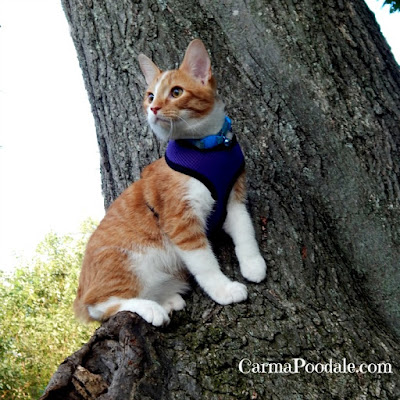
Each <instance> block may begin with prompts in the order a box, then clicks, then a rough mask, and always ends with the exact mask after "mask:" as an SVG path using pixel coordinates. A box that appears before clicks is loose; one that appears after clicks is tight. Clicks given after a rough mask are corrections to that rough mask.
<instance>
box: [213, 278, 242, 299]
mask: <svg viewBox="0 0 400 400" xmlns="http://www.w3.org/2000/svg"><path fill="white" fill-rule="evenodd" d="M210 296H211V298H212V299H213V300H214V301H216V302H217V303H219V304H222V305H227V304H231V303H238V302H240V301H244V300H246V299H247V288H246V286H245V285H243V284H242V283H239V282H228V283H226V284H224V285H221V286H218V287H217V288H215V290H214V291H213V293H210Z"/></svg>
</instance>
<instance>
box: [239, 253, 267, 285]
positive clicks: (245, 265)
mask: <svg viewBox="0 0 400 400" xmlns="http://www.w3.org/2000/svg"><path fill="white" fill-rule="evenodd" d="M240 272H241V273H242V275H243V277H244V278H246V279H247V280H248V281H250V282H255V283H259V282H261V281H263V280H264V279H265V277H266V275H267V265H266V263H265V260H264V258H263V257H262V256H261V254H259V255H257V256H254V257H249V258H246V259H245V260H242V262H241V263H240Z"/></svg>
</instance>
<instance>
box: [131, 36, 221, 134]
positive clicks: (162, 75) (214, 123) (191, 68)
mask: <svg viewBox="0 0 400 400" xmlns="http://www.w3.org/2000/svg"><path fill="white" fill-rule="evenodd" d="M139 64H140V68H141V70H142V72H143V75H144V76H145V79H146V82H147V84H148V87H147V90H146V94H145V98H144V102H143V105H144V109H145V112H146V115H147V121H148V122H149V124H150V127H151V129H152V130H153V132H154V133H155V134H156V135H157V136H158V137H159V138H160V139H162V140H169V139H183V138H187V139H196V138H201V137H203V136H207V135H211V134H214V133H216V132H218V131H219V130H220V129H221V126H222V124H223V122H224V116H225V113H224V106H223V104H222V102H221V101H218V100H217V99H216V83H215V79H214V77H213V76H212V73H211V62H210V57H209V56H208V53H207V50H206V48H205V47H204V44H203V42H202V41H201V40H199V39H195V40H193V41H192V42H191V43H190V44H189V46H188V48H187V50H186V53H185V57H184V59H183V62H182V64H181V65H180V67H179V69H177V70H170V71H165V72H163V71H161V70H160V69H159V68H158V67H157V66H156V65H155V64H154V63H153V61H151V60H150V59H149V58H148V57H146V56H145V55H144V54H140V55H139Z"/></svg>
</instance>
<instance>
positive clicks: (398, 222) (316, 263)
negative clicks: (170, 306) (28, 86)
mask: <svg viewBox="0 0 400 400" xmlns="http://www.w3.org/2000/svg"><path fill="white" fill-rule="evenodd" d="M62 3H63V6H64V9H65V13H66V15H67V18H68V21H69V24H70V26H71V30H72V37H73V40H74V43H75V46H76V49H77V52H78V58H79V61H80V65H81V68H82V71H83V76H84V80H85V84H86V88H87V90H88V93H89V99H90V102H91V105H92V110H93V115H94V118H95V122H96V128H97V135H98V142H99V146H100V152H101V160H102V161H101V172H102V184H103V193H104V197H105V205H106V207H107V206H108V205H109V204H110V203H111V201H112V200H113V199H115V198H116V197H117V196H118V195H119V194H120V193H121V192H122V190H123V189H124V188H125V187H126V186H127V185H128V184H129V183H131V182H132V181H134V180H136V179H137V178H138V177H139V173H140V170H141V169H142V168H143V166H145V165H147V164H148V163H150V162H151V161H154V160H155V159H157V158H159V157H160V156H162V155H163V148H164V147H163V145H160V144H159V143H158V142H157V141H156V139H155V138H154V136H153V135H152V133H151V132H150V130H149V128H148V127H147V124H146V121H145V117H144V115H143V112H142V105H141V103H142V96H143V91H144V88H145V83H144V78H143V77H142V75H141V73H140V70H139V66H138V63H137V55H138V54H139V53H141V52H143V53H145V54H146V55H148V56H150V57H151V58H153V60H154V61H155V62H156V64H157V65H159V66H160V67H161V68H163V69H171V68H173V67H175V66H177V65H178V64H179V62H180V61H181V60H182V57H183V53H184V50H185V48H186V46H187V44H188V43H189V41H190V39H192V38H195V37H200V38H201V39H202V40H203V41H204V43H205V45H206V47H207V48H208V49H209V50H210V53H211V58H212V65H213V71H214V73H215V75H216V77H217V80H218V83H219V85H218V87H219V91H220V93H221V95H222V98H223V99H224V100H225V103H226V106H227V111H228V115H229V116H230V117H231V118H232V120H233V127H234V131H235V132H236V134H237V136H238V138H239V141H240V143H241V145H242V148H243V150H244V152H245V154H246V165H247V171H248V188H249V208H250V211H251V213H252V216H253V219H254V223H255V226H256V231H257V235H258V240H259V244H260V247H261V250H262V252H263V255H264V256H265V259H266V260H267V264H268V266H269V270H268V277H267V280H266V281H265V282H264V283H261V284H248V283H247V286H248V288H249V299H248V300H247V302H245V303H241V304H234V305H230V306H225V307H221V306H219V305H217V304H215V303H214V302H213V301H212V300H211V299H209V298H208V297H207V296H206V295H205V294H204V292H202V291H201V290H200V289H199V288H197V287H196V286H195V285H193V286H194V290H193V292H192V293H191V294H190V295H189V296H188V298H187V308H186V309H185V310H184V311H181V312H177V313H175V314H174V315H173V317H172V321H171V324H170V325H169V326H168V327H166V328H163V329H156V328H153V327H151V326H148V325H147V324H146V323H145V322H143V321H142V320H140V318H139V317H137V316H135V315H133V314H131V313H120V314H118V315H116V316H115V317H113V318H112V319H110V320H109V321H108V322H107V323H105V324H103V326H102V327H101V328H99V330H98V331H97V332H96V333H95V335H94V336H93V338H92V339H91V341H90V342H89V343H88V344H87V345H85V346H84V347H83V348H82V349H81V350H80V351H79V352H78V353H76V354H74V355H73V356H71V357H70V358H68V359H67V360H66V362H65V363H64V364H63V365H61V366H60V369H59V370H58V372H57V373H56V374H55V375H54V376H53V378H52V380H51V382H50V384H49V386H48V388H47V390H46V392H45V394H44V396H43V399H57V398H63V399H86V398H88V399H91V398H101V399H119V400H123V399H192V398H193V399H398V398H399V395H400V378H399V375H398V369H399V368H400V352H399V349H400V341H399V338H400V290H399V287H400V268H399V264H400V212H399V211H400V207H399V198H400V188H399V181H400V179H399V178H400V171H399V166H400V160H399V158H400V156H399V155H400V152H399V147H400V132H399V131H400V128H399V127H400V124H399V120H400V71H399V68H398V65H397V64H396V62H395V61H394V59H393V56H392V54H391V53H390V49H389V47H388V45H387V43H386V42H385V40H384V39H383V37H382V35H381V33H380V31H379V27H378V25H377V24H376V21H375V19H374V16H373V14H372V13H371V12H370V11H369V10H368V9H367V6H366V5H365V4H364V2H363V1H362V0H352V1H342V0H330V1H326V2H321V1H317V0H304V1H298V0H285V1H278V0H270V1H262V0H249V1H229V0H224V1H211V0H199V1H196V0H184V1H183V0H173V1H172V0H171V1H155V0H135V1H132V0H120V1H113V0H62ZM215 250H216V253H217V255H218V258H219V260H220V262H221V265H223V270H224V271H225V272H226V273H227V274H228V275H229V276H231V277H233V278H235V279H237V280H243V279H242V278H241V277H240V274H239V273H238V264H237V261H236V259H235V257H233V256H232V253H233V248H232V244H231V243H230V241H229V240H228V239H227V238H226V237H225V236H223V237H221V238H219V239H218V243H216V244H215ZM244 358H245V359H249V360H251V361H252V362H253V363H268V362H270V363H286V362H289V363H293V362H294V361H293V359H294V358H303V359H305V360H306V361H307V362H309V363H312V364H314V365H315V364H317V363H329V361H330V360H333V362H334V363H335V362H340V363H343V359H345V360H346V361H347V363H354V364H355V365H356V366H360V365H361V364H362V363H380V362H386V363H390V364H391V366H392V368H393V372H394V373H393V374H383V373H382V374H378V373H375V374H374V373H362V372H361V371H358V372H356V373H345V374H344V373H317V372H314V373H307V372H306V371H304V370H302V371H300V373H297V374H294V373H293V374H290V373H269V372H271V371H269V372H268V371H267V373H255V372H256V371H255V370H254V371H252V372H250V373H248V374H246V373H242V372H240V371H239V368H238V365H239V362H240V360H242V359H244ZM78 366H80V367H79V368H78ZM254 366H255V367H257V366H256V364H254ZM245 372H248V371H247V370H245ZM85 377H86V378H85ZM77 382H80V383H77ZM82 382H83V383H82ZM85 382H92V386H93V387H95V389H92V386H90V385H89V384H87V383H85ZM93 382H95V384H93ZM77 387H79V388H80V389H79V390H80V391H79V390H78V389H76V388H77ZM79 393H81V394H79ZM82 393H83V394H82ZM90 393H92V394H90ZM85 396H86V397H85Z"/></svg>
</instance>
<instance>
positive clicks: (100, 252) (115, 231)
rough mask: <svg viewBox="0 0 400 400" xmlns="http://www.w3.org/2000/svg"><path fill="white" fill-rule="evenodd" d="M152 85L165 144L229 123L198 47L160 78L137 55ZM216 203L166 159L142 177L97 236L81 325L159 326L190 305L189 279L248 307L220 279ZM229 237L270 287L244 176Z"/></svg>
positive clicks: (235, 194)
mask: <svg viewBox="0 0 400 400" xmlns="http://www.w3.org/2000/svg"><path fill="white" fill-rule="evenodd" d="M139 63H140V67H141V70H142V72H143V74H144V76H145V79H146V82H147V84H148V89H147V92H146V96H145V100H144V108H145V111H146V113H147V120H148V122H149V124H150V126H151V128H152V130H153V131H154V132H155V134H156V135H157V137H159V138H160V139H162V140H175V139H196V138H202V137H204V136H206V135H210V134H214V133H216V132H218V131H220V130H221V127H222V126H223V124H224V119H225V112H224V105H223V103H222V102H221V101H220V100H217V98H216V84H215V80H214V78H213V76H212V74H211V66H210V58H209V56H208V53H207V51H206V49H205V47H204V45H203V43H202V42H201V41H200V40H198V39H197V40H194V41H192V42H191V43H190V44H189V47H188V48H187V50H186V53H185V57H184V60H183V62H182V64H181V66H180V67H179V69H178V70H172V71H166V72H162V71H161V70H160V69H159V68H158V67H157V66H156V65H155V64H154V63H153V62H152V61H151V60H150V59H149V58H147V57H146V56H145V55H143V54H141V55H140V56H139ZM213 205H214V199H213V197H212V195H211V192H210V190H209V189H208V188H207V187H206V186H205V185H204V184H203V183H202V182H200V181H199V180H197V179H196V178H193V177H190V176H188V175H185V174H183V173H181V172H177V171H175V170H173V169H172V168H170V167H169V166H168V164H167V163H166V160H165V158H164V157H163V158H161V159H159V160H157V161H155V162H153V163H152V164H150V165H149V166H147V167H146V168H145V169H144V170H143V173H142V177H141V179H140V180H139V181H137V182H135V183H133V184H132V185H131V186H130V187H128V188H127V189H126V190H125V191H124V192H123V193H122V194H121V195H120V196H119V197H118V198H117V199H116V200H115V202H114V203H113V204H112V205H111V206H110V207H109V209H108V211H107V214H106V216H105V217H104V219H103V220H102V221H101V223H100V225H99V226H98V228H97V229H96V231H95V232H94V233H93V235H92V236H91V238H90V240H89V242H88V245H87V248H86V253H85V257H84V261H83V266H82V271H81V275H80V279H79V288H78V293H77V297H76V299H75V303H74V309H75V313H76V315H77V316H78V317H80V318H81V319H84V320H87V321H88V320H100V321H101V320H105V319H107V318H109V317H110V316H111V315H113V314H116V313H117V312H119V311H132V312H135V313H137V314H139V315H140V316H141V317H142V318H144V319H145V320H146V321H147V322H149V323H151V324H153V325H155V326H160V325H163V324H165V323H168V322H169V313H170V312H171V311H173V310H181V309H183V308H184V306H185V301H184V299H183V298H182V296H181V294H183V293H184V292H185V291H187V289H188V283H187V279H186V278H187V271H189V272H190V273H191V274H192V275H193V276H194V277H195V279H196V281H197V282H198V284H199V285H200V286H201V287H202V288H203V290H204V291H205V292H206V293H207V294H208V295H209V296H210V297H211V298H212V299H213V300H215V301H216V302H217V303H219V304H230V303H234V302H240V301H243V300H245V299H246V298H247V289H246V286H245V285H243V284H242V283H239V282H234V281H231V280H230V279H229V278H228V277H226V276H225V275H224V274H223V273H222V272H221V270H220V267H219V265H218V261H217V259H216V257H215V255H214V254H213V251H212V249H211V245H210V243H209V240H208V237H207V226H206V224H207V217H208V215H209V214H210V212H211V211H212V208H213ZM223 229H224V230H225V231H226V232H227V233H228V234H229V235H230V236H231V237H232V239H233V242H234V245H235V252H236V255H237V257H238V260H239V263H240V270H241V273H242V275H243V276H244V277H245V278H246V279H248V280H249V281H252V282H260V281H262V280H263V279H264V278H265V275H266V265H265V261H264V259H263V258H262V256H261V254H260V252H259V249H258V245H257V243H256V240H255V233H254V229H253V225H252V222H251V219H250V216H249V214H248V212H247V209H246V206H245V177H244V173H242V174H241V175H240V177H239V178H238V179H237V181H236V183H235V184H234V186H233V189H232V191H231V192H230V195H229V199H228V202H227V205H226V218H225V221H224V223H223Z"/></svg>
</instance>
